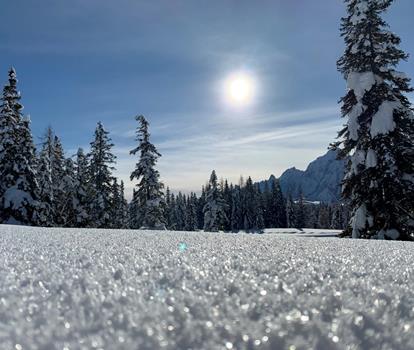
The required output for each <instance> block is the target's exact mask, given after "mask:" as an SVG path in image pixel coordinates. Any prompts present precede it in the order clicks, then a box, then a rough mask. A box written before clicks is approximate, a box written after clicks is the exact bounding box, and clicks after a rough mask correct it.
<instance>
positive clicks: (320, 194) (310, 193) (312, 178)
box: [280, 151, 345, 202]
mask: <svg viewBox="0 0 414 350" xmlns="http://www.w3.org/2000/svg"><path fill="white" fill-rule="evenodd" d="M344 167H345V162H344V161H340V160H337V159H336V152H335V151H329V152H328V153H326V154H325V155H323V156H322V157H319V158H317V159H316V160H314V161H313V162H311V163H310V164H309V166H308V167H307V168H306V170H305V171H303V170H298V169H296V168H290V169H288V170H286V171H285V172H284V173H283V174H282V176H281V177H280V186H281V187H282V191H283V193H284V194H287V193H291V194H292V195H293V197H295V198H296V197H297V196H298V193H299V188H300V187H301V188H302V191H303V194H304V196H305V198H306V199H307V200H309V201H322V202H336V201H338V200H339V198H340V182H341V181H342V179H343V175H344Z"/></svg>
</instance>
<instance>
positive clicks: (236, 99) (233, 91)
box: [225, 73, 255, 105]
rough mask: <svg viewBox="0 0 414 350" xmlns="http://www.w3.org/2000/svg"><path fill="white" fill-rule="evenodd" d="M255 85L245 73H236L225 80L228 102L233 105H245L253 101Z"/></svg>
mask: <svg viewBox="0 0 414 350" xmlns="http://www.w3.org/2000/svg"><path fill="white" fill-rule="evenodd" d="M254 89H255V84H254V80H253V78H252V77H251V76H249V75H248V74H246V73H236V74H233V75H231V76H230V77H228V78H227V80H226V84H225V93H226V97H227V100H228V102H230V103H231V104H233V105H246V104H248V103H250V102H251V101H252V99H253V95H254Z"/></svg>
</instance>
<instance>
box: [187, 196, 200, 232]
mask: <svg viewBox="0 0 414 350" xmlns="http://www.w3.org/2000/svg"><path fill="white" fill-rule="evenodd" d="M196 202H197V197H196V195H195V194H194V193H191V194H190V195H189V196H187V202H186V204H187V205H186V208H185V230H186V231H196V230H197V227H198V225H197V207H196V204H197V203H196Z"/></svg>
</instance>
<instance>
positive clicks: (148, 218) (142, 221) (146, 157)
mask: <svg viewBox="0 0 414 350" xmlns="http://www.w3.org/2000/svg"><path fill="white" fill-rule="evenodd" d="M135 119H136V121H137V122H138V123H139V126H138V128H137V131H136V135H137V137H136V141H138V146H137V147H136V148H134V149H133V150H132V151H131V152H130V154H133V155H136V154H137V153H138V154H139V161H138V163H137V164H136V166H135V170H134V171H133V172H132V173H131V181H132V180H134V179H135V180H137V181H138V184H137V186H136V192H135V195H134V198H133V202H134V203H135V204H136V208H137V212H136V213H135V214H134V215H135V220H136V222H135V224H138V225H139V226H138V227H141V226H142V227H145V228H148V229H159V230H160V229H165V218H164V209H165V201H164V193H163V188H164V185H163V183H162V182H161V181H160V179H159V177H160V174H159V172H158V170H156V169H155V165H156V164H157V161H158V158H159V157H161V154H160V153H159V152H158V151H157V148H156V147H155V146H154V145H153V144H152V143H151V142H150V133H149V130H148V127H149V123H148V121H147V120H146V119H145V117H144V116H142V115H140V116H137V117H136V118H135Z"/></svg>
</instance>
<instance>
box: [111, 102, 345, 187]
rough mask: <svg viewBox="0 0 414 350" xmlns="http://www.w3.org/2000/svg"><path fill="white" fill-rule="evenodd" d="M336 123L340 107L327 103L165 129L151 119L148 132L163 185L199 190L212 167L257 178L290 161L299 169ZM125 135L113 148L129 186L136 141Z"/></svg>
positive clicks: (316, 152) (328, 139)
mask: <svg viewBox="0 0 414 350" xmlns="http://www.w3.org/2000/svg"><path fill="white" fill-rule="evenodd" d="M317 115H319V118H318V117H317ZM340 124H341V120H340V118H339V110H338V107H337V106H327V107H322V108H316V109H309V110H299V111H287V112H282V113H270V114H267V115H261V116H256V117H254V116H252V117H248V118H247V117H246V118H245V119H244V120H243V121H240V123H234V121H232V122H229V120H226V119H223V118H216V119H210V120H208V119H206V120H203V119H201V121H200V122H199V123H197V124H195V123H192V124H188V123H186V122H185V120H182V121H181V122H180V123H178V124H177V123H175V125H174V129H171V127H172V125H169V124H167V126H166V127H165V128H163V127H162V125H159V124H158V122H155V123H154V125H153V127H152V134H153V136H154V137H153V138H154V140H155V141H154V142H155V143H156V144H157V147H158V148H159V150H160V151H161V153H162V154H163V156H162V158H161V159H160V161H159V169H160V172H161V174H162V178H163V181H164V182H165V183H166V185H169V186H170V187H171V188H172V189H173V190H175V191H177V190H186V191H189V190H192V191H199V189H200V187H201V185H203V184H204V183H205V181H206V179H208V176H209V174H210V172H211V170H212V169H216V170H217V171H218V173H219V176H223V177H225V178H228V179H229V180H230V181H233V182H237V180H238V178H239V176H240V175H246V176H248V175H250V176H252V177H253V178H255V179H256V180H260V179H262V178H264V177H267V176H270V174H275V175H278V176H279V175H280V174H281V172H283V171H284V170H286V169H287V168H289V167H292V166H296V167H302V168H303V167H305V166H306V165H307V163H308V162H310V161H311V160H313V159H314V158H315V157H316V156H319V155H321V153H323V152H324V149H326V148H327V147H328V145H329V143H330V142H332V140H333V139H334V137H335V136H336V131H337V130H338V129H339V126H340ZM281 125H283V127H281ZM129 136H130V135H129V132H128V131H126V132H125V134H123V135H122V140H123V141H122V142H124V145H123V146H118V147H117V148H116V152H117V154H118V166H117V167H118V173H119V175H120V177H122V178H123V179H124V180H125V182H126V184H127V188H131V187H132V186H133V184H132V183H130V182H129V180H128V176H129V173H130V172H131V171H132V169H133V166H134V163H135V161H136V159H134V157H131V156H129V150H130V149H131V148H132V146H133V145H134V141H133V139H132V138H130V137H129ZM157 139H162V140H163V141H160V142H157V141H156V140H157ZM125 142H128V145H126V144H125ZM294 159H296V161H294Z"/></svg>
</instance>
